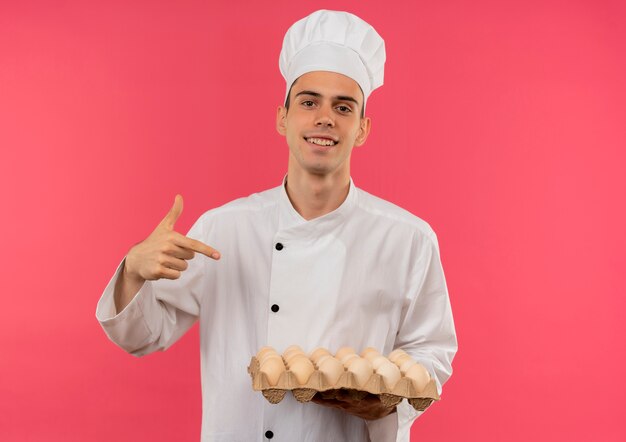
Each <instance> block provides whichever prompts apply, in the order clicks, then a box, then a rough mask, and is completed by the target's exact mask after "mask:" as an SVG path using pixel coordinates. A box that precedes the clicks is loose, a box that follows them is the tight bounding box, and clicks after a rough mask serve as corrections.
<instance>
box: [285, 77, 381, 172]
mask: <svg viewBox="0 0 626 442" xmlns="http://www.w3.org/2000/svg"><path fill="white" fill-rule="evenodd" d="M362 107H363V93H362V92H361V89H360V88H359V85H358V84H357V83H356V81H354V80H352V79H351V78H349V77H346V76H345V75H342V74H337V73H334V72H326V71H315V72H309V73H306V74H304V75H302V76H301V77H299V78H298V79H297V80H296V81H295V82H294V84H293V85H292V87H291V92H290V95H289V110H287V109H286V108H285V107H284V106H280V107H279V108H278V112H277V118H276V129H277V130H278V133H280V134H281V135H284V136H285V137H286V138H287V144H288V145H289V152H290V153H289V166H290V168H293V167H296V168H298V169H300V170H301V171H303V172H308V173H310V174H315V175H341V174H346V175H348V176H349V173H350V154H351V152H352V148H353V147H354V146H360V145H362V144H363V143H364V142H365V139H366V138H367V135H368V134H369V130H370V125H371V122H370V119H369V118H361V117H360V115H361V108H362Z"/></svg>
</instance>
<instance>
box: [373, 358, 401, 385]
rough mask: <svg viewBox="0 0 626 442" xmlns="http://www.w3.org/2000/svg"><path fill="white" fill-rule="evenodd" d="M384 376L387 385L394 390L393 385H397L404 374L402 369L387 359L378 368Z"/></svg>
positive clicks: (378, 371)
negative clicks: (401, 372) (401, 371)
mask: <svg viewBox="0 0 626 442" xmlns="http://www.w3.org/2000/svg"><path fill="white" fill-rule="evenodd" d="M376 373H378V374H379V375H380V376H381V377H382V378H383V382H384V383H385V386H386V387H387V388H388V389H389V390H393V387H395V386H396V384H397V383H398V381H399V380H400V378H401V377H402V375H401V374H400V369H399V368H398V366H397V365H396V364H394V363H393V362H390V361H387V362H386V363H384V364H382V365H380V366H379V367H378V369H377V370H376Z"/></svg>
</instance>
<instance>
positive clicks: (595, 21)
mask: <svg viewBox="0 0 626 442" xmlns="http://www.w3.org/2000/svg"><path fill="white" fill-rule="evenodd" d="M623 5H624V3H623V2H621V1H619V0H615V1H591V0H589V1H582V0H581V1H567V2H566V1H560V2H559V1H535V2H529V1H515V2H511V1H476V0H474V1H469V0H467V1H440V2H434V1H433V2H426V1H417V2H414V1H408V0H407V1H403V2H371V3H370V4H369V5H367V6H365V5H364V2H362V1H337V2H328V1H322V2H306V1H303V2H295V1H293V0H277V1H273V2H271V3H270V2H259V1H250V2H241V1H239V2H237V1H230V2H214V3H210V2H207V1H195V2H192V1H183V2H166V1H143V2H133V5H132V6H129V5H128V4H127V2H123V1H116V2H111V1H102V2H81V1H77V0H67V1H56V2H54V1H48V2H45V1H13V2H9V1H3V2H1V3H0V149H1V150H0V152H1V155H2V157H1V158H2V159H1V160H0V192H1V194H0V197H1V199H0V204H1V205H2V207H3V209H2V216H1V223H2V224H1V226H2V245H3V247H2V250H3V253H2V258H1V259H2V278H1V282H0V284H1V285H0V294H1V295H0V296H1V300H2V305H1V307H0V349H1V351H0V440H3V441H31V440H32V441H35V440H36V441H41V440H46V441H86V440H89V441H105V440H116V441H136V440H177V441H194V440H198V439H199V434H200V417H201V414H200V413H201V411H200V383H199V382H200V380H199V358H198V350H197V347H198V329H197V327H194V328H193V329H192V331H191V332H190V333H189V334H188V335H186V336H185V337H184V338H183V339H182V340H181V341H180V342H179V343H178V344H177V345H175V346H174V347H173V348H172V349H170V350H169V351H167V352H165V353H160V354H153V355H150V356H148V357H145V358H142V359H136V358H134V357H132V356H129V355H127V354H125V353H123V352H122V351H121V350H120V349H118V348H117V347H115V346H114V345H113V344H111V343H110V342H109V341H108V340H107V338H106V336H105V335H104V333H103V332H102V330H101V329H100V326H99V324H98V323H97V322H96V320H95V318H94V311H95V307H96V302H97V300H98V298H99V296H100V294H101V292H102V290H103V288H104V287H105V285H106V283H107V282H108V281H109V279H110V277H111V275H112V272H113V271H114V269H115V267H116V265H117V264H118V262H119V260H120V259H121V258H122V257H123V256H124V254H125V253H126V251H127V250H128V249H129V248H130V247H131V246H132V245H133V244H135V243H137V242H139V241H140V240H142V239H143V238H145V237H146V236H147V235H148V233H149V232H150V231H151V230H152V229H153V228H154V226H155V225H156V223H157V222H158V221H159V220H160V219H161V218H162V217H163V216H164V215H165V213H166V212H167V210H168V209H169V207H170V206H171V204H172V202H173V198H174V195H175V194H176V193H181V194H182V195H183V196H184V198H185V211H184V212H183V214H182V217H181V219H180V221H179V223H178V228H179V230H180V231H182V232H186V231H187V229H188V228H189V227H190V226H191V224H192V223H193V222H194V221H195V219H196V218H197V217H198V216H199V215H200V214H201V213H202V212H204V211H205V210H207V209H209V208H211V207H214V206H217V205H220V204H222V203H224V202H227V201H229V200H231V199H233V198H236V197H239V196H245V195H248V194H250V193H253V192H255V191H258V190H262V189H266V188H269V187H273V186H276V185H278V184H279V183H280V180H281V178H282V176H283V174H284V173H285V170H286V160H287V150H286V146H285V143H284V140H283V139H282V138H281V137H280V136H279V135H277V134H276V132H275V130H274V112H275V108H276V106H277V105H278V104H279V103H280V100H281V99H282V97H283V93H284V84H283V81H282V78H281V77H280V74H279V72H278V62H277V58H278V53H279V51H280V45H281V42H282V36H283V34H284V31H285V30H286V28H287V27H288V26H289V25H290V24H291V23H292V22H294V21H295V20H296V19H298V18H300V17H302V16H304V15H306V14H308V13H309V12H311V11H313V10H314V9H318V8H320V7H326V8H331V9H347V10H350V11H353V12H355V13H356V14H358V15H360V16H362V17H363V18H364V19H366V20H368V21H370V22H371V23H372V24H373V25H374V26H375V27H376V28H377V29H378V31H379V32H380V34H381V35H382V36H383V37H384V38H385V39H386V42H387V48H388V63H387V71H386V78H385V80H386V84H385V86H384V87H382V88H381V89H380V90H378V91H376V92H374V94H373V96H372V98H371V100H370V101H369V102H368V111H369V112H370V115H371V117H372V119H373V133H372V135H371V137H370V139H369V141H368V143H367V144H366V145H365V146H364V147H362V148H359V149H358V150H357V151H356V152H355V153H354V155H353V178H354V180H355V183H356V184H357V185H358V186H360V187H362V188H364V189H365V190H368V191H370V192H372V193H374V194H376V195H379V196H381V197H384V198H387V199H389V200H391V201H392V202H395V203H397V204H399V205H401V206H403V207H405V208H407V209H409V210H410V211H412V212H413V213H415V214H417V215H418V216H420V217H422V218H424V219H425V220H427V221H428V222H429V223H430V224H431V225H432V226H433V228H434V229H435V231H436V232H437V234H438V236H439V240H440V245H441V250H442V259H443V263H444V268H445V270H446V275H447V278H448V286H449V289H450V297H451V301H452V305H453V309H454V314H455V320H456V326H457V331H458V338H459V345H460V351H459V353H458V355H457V357H456V359H455V361H454V369H455V374H454V375H453V377H452V378H451V380H450V382H449V383H448V384H447V385H446V387H445V390H444V394H443V398H442V401H441V402H439V403H437V404H435V405H434V406H433V407H432V408H431V409H430V410H429V411H428V412H427V413H426V414H425V415H424V416H423V417H422V418H420V419H419V420H418V422H417V423H416V424H415V426H414V427H413V435H414V436H415V439H416V440H417V439H422V438H423V439H424V440H426V439H428V440H438V441H481V442H484V441H528V440H534V441H544V440H545V441H548V440H567V441H574V440H575V441H589V440H601V441H622V440H626V424H625V423H624V418H623V416H622V414H623V409H624V403H625V401H626V381H625V380H624V376H623V373H624V368H623V367H624V364H625V363H626V357H625V352H624V348H625V345H624V336H625V335H626V330H625V328H626V327H625V325H624V324H625V321H624V311H625V310H626V302H625V300H624V299H625V296H624V295H625V294H626V278H625V277H624V270H625V264H626V260H625V254H624V249H625V248H626V235H625V234H624V228H625V227H624V226H625V225H626V213H625V209H624V199H625V198H624V197H625V193H626V192H625V191H626V179H625V178H624V166H625V165H626V155H625V154H624V150H625V147H626V130H625V127H626V125H625V122H626V110H625V103H626V87H625V84H624V79H625V78H626V57H625V54H626V9H625V7H624V6H623Z"/></svg>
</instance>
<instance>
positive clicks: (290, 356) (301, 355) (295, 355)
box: [283, 351, 309, 365]
mask: <svg viewBox="0 0 626 442" xmlns="http://www.w3.org/2000/svg"><path fill="white" fill-rule="evenodd" d="M293 358H307V359H309V357H308V356H307V355H306V354H304V353H300V352H297V351H292V352H291V353H289V354H287V355H286V356H283V359H284V360H285V362H286V363H287V365H289V361H291V360H292V359H293Z"/></svg>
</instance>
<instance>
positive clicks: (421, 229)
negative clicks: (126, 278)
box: [96, 177, 457, 442]
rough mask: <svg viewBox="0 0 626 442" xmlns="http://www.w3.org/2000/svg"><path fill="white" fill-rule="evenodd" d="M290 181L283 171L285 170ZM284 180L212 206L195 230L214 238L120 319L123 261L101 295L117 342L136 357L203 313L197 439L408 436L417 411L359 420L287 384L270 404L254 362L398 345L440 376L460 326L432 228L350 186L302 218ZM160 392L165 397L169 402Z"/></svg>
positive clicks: (402, 409) (105, 323)
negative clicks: (117, 297)
mask: <svg viewBox="0 0 626 442" xmlns="http://www.w3.org/2000/svg"><path fill="white" fill-rule="evenodd" d="M285 179H286V177H285ZM284 184H285V180H283V185H281V186H278V187H276V188H273V189H270V190H267V191H264V192H260V193H256V194H253V195H251V196H249V197H247V198H241V199H237V200H235V201H232V202H230V203H228V204H226V205H224V206H222V207H219V208H216V209H212V210H209V211H207V212H206V213H204V214H203V215H202V216H201V217H200V218H199V219H198V220H197V221H196V223H195V224H194V225H193V227H192V228H191V229H190V231H189V233H188V234H187V236H188V237H190V238H194V239H198V240H200V241H202V242H204V243H206V244H209V245H211V246H213V247H215V248H216V249H217V250H219V251H220V252H221V255H222V257H221V259H220V260H219V261H214V260H212V259H209V258H207V257H205V256H204V255H201V254H196V256H195V257H194V258H193V259H192V260H190V261H188V264H189V267H188V268H187V270H185V271H184V272H183V273H182V275H181V277H180V278H179V279H177V280H168V279H160V280H157V281H146V282H145V283H144V285H143V286H142V288H141V289H140V290H139V292H138V293H137V295H136V296H135V298H134V299H133V300H132V301H131V302H130V303H129V304H128V305H127V306H126V308H125V309H124V310H123V311H121V312H120V313H119V314H117V315H116V311H115V304H114V300H113V293H114V287H115V282H116V280H117V278H118V277H119V275H120V271H121V269H122V268H123V260H122V262H121V263H120V265H119V266H118V268H117V270H116V272H115V274H114V276H113V278H112V279H111V281H110V282H109V284H108V285H107V287H106V289H105V290H104V293H103V295H102V297H101V299H100V301H99V302H98V306H97V309H96V318H97V319H98V320H99V321H100V323H101V325H102V327H103V328H104V331H105V332H106V334H107V335H108V336H109V338H110V339H111V340H112V341H113V342H115V343H116V344H117V345H119V346H120V347H121V348H123V349H124V350H126V351H127V352H129V353H131V354H133V355H135V356H143V355H146V354H148V353H151V352H154V351H156V350H165V349H167V348H168V347H169V346H171V345H172V344H174V343H175V342H176V341H177V340H178V339H179V338H180V337H181V336H182V335H183V334H184V333H185V332H186V331H187V330H188V329H189V328H190V327H191V326H192V325H193V324H194V323H195V321H196V320H198V319H199V320H200V351H201V371H202V407H203V408H202V411H203V415H202V440H203V441H214V440H215V441H229V442H231V441H253V440H259V441H260V440H267V439H266V434H268V435H269V433H266V432H268V431H271V433H273V438H272V441H289V442H293V441H315V442H318V441H329V440H332V441H344V440H345V441H367V440H368V436H369V438H371V440H373V441H387V440H389V441H395V440H397V441H407V440H409V430H410V427H411V424H412V422H413V421H414V420H415V418H416V417H417V416H418V415H419V414H420V413H419V412H416V411H415V409H413V407H411V406H410V405H409V404H408V403H407V402H406V400H404V401H403V402H402V403H400V404H399V405H398V407H397V413H392V414H390V415H389V416H387V417H385V418H382V419H379V420H375V421H365V420H363V419H360V418H358V417H354V416H352V415H349V414H347V413H345V412H343V411H340V410H336V409H332V408H329V407H324V406H321V405H317V404H314V403H305V404H302V403H299V402H297V401H296V400H295V399H294V398H293V396H292V395H291V394H287V395H286V396H285V399H284V400H283V401H282V402H281V403H279V404H276V405H272V404H270V403H269V402H267V401H266V400H265V398H264V397H263V396H262V394H261V393H260V392H256V391H253V390H252V382H251V378H250V375H249V374H248V372H247V367H248V365H249V363H250V359H251V357H252V356H253V355H255V354H256V352H257V351H258V350H259V348H260V347H262V346H264V345H270V346H272V347H274V348H275V349H276V350H277V351H278V352H283V351H284V350H285V348H286V347H288V346H289V345H292V344H298V345H300V346H301V347H302V348H303V349H304V351H305V352H310V351H311V350H313V349H314V348H316V347H319V346H321V347H326V348H328V349H329V350H330V351H331V352H335V351H336V350H338V349H339V348H340V347H342V346H351V347H353V348H355V349H357V351H360V350H362V349H364V348H366V347H374V348H376V349H377V350H379V351H380V352H381V353H383V354H385V355H386V354H389V353H390V352H391V351H392V350H393V349H395V348H403V349H404V350H405V351H406V352H407V353H409V354H410V355H411V356H413V358H414V359H416V360H418V361H419V362H420V363H422V364H423V365H424V366H425V367H426V368H427V369H428V370H429V371H430V373H431V375H432V376H433V377H434V378H435V379H436V382H437V387H438V390H439V392H440V393H441V386H442V385H443V384H444V383H445V382H446V380H447V379H448V378H449V377H450V375H451V374H452V367H451V363H452V359H453V357H454V354H455V353H456V349H457V342H456V334H455V329H454V323H453V318H452V311H451V308H450V301H449V297H448V292H447V287H446V282H445V278H444V273H443V269H442V266H441V261H440V257H439V249H438V244H437V239H436V236H435V233H434V232H433V230H432V229H431V228H430V226H429V225H428V224H427V223H426V222H424V221H423V220H421V219H420V218H418V217H416V216H414V215H412V214H411V213H409V212H407V211H405V210H403V209H401V208H399V207H398V206H395V205H393V204H391V203H389V202H387V201H384V200H382V199H380V198H377V197H375V196H373V195H371V194H369V193H367V192H365V191H363V190H361V189H358V188H357V187H355V186H354V182H353V181H352V179H350V188H349V192H348V196H347V198H346V199H345V201H344V202H343V203H342V204H341V206H340V207H338V208H337V209H336V210H334V211H332V212H330V213H328V214H326V215H324V216H321V217H318V218H315V219H313V220H309V221H307V220H305V219H304V218H302V216H300V214H299V213H298V212H297V211H296V210H295V209H294V208H293V206H292V205H291V202H290V201H289V198H288V196H287V193H286V190H285V186H284ZM164 400H166V399H165V398H164Z"/></svg>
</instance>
